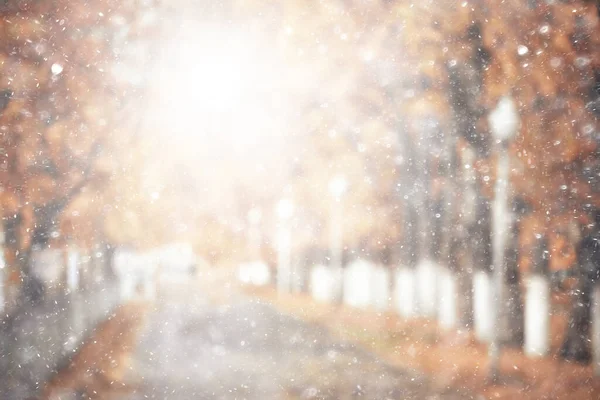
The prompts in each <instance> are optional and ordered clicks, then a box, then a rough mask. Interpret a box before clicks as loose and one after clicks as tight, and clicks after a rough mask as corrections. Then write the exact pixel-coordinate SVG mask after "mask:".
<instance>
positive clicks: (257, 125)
mask: <svg viewBox="0 0 600 400" xmlns="http://www.w3.org/2000/svg"><path fill="white" fill-rule="evenodd" d="M227 28H228V27H227V26H223V24H221V25H219V26H206V25H199V24H183V25H182V26H181V27H180V28H179V31H178V33H177V34H176V35H173V36H172V37H170V38H169V39H168V41H167V43H166V44H165V46H164V52H163V53H162V54H161V55H160V57H159V61H158V64H157V65H156V67H155V68H156V72H155V76H156V80H155V82H153V83H152V85H153V86H154V90H153V91H154V92H155V95H154V96H153V100H152V102H153V104H152V105H151V107H150V109H151V110H152V111H151V113H152V114H153V115H152V116H151V117H152V118H156V119H158V121H157V122H158V126H159V127H161V129H166V130H167V131H168V132H169V133H171V134H176V135H184V136H185V137H187V138H192V139H194V138H206V137H213V136H215V135H220V136H225V137H228V138H230V139H231V141H235V142H238V143H239V141H240V140H241V141H248V140H252V141H254V139H256V135H264V134H266V133H268V131H269V129H270V125H271V124H272V121H273V120H274V118H273V115H269V114H268V113H265V111H264V110H265V109H268V108H270V107H271V106H272V104H273V100H274V98H275V97H276V95H277V93H276V88H277V77H278V73H277V68H276V63H275V60H274V57H273V56H272V55H270V54H267V53H266V52H265V51H264V49H263V48H262V47H261V42H260V40H259V38H257V37H254V36H253V35H251V34H249V33H247V32H242V31H237V30H235V29H234V28H231V29H227ZM264 47H266V46H264ZM157 107H158V108H157ZM169 136H171V135H169Z"/></svg>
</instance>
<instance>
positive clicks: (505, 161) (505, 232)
mask: <svg viewBox="0 0 600 400" xmlns="http://www.w3.org/2000/svg"><path fill="white" fill-rule="evenodd" d="M488 122H489V126H490V129H491V131H492V134H493V138H494V147H495V152H496V156H497V164H496V182H495V186H494V201H493V205H492V208H493V211H492V232H493V236H492V252H493V258H492V265H493V268H494V269H493V284H492V299H493V300H495V301H494V302H495V306H494V307H493V309H492V314H493V318H492V321H493V323H494V325H495V326H494V329H492V340H491V342H490V346H489V357H490V377H489V378H490V380H491V381H493V382H495V381H497V380H498V378H499V372H500V371H499V370H500V351H501V349H500V346H501V338H500V330H501V329H502V325H501V323H500V319H501V318H502V307H503V287H504V281H505V260H504V254H505V250H506V245H507V243H508V242H509V241H508V238H509V234H510V231H511V226H512V218H513V217H512V214H511V210H510V209H509V204H510V199H509V197H510V196H509V179H510V159H509V152H508V150H509V145H510V140H511V139H512V138H513V137H514V136H515V134H516V133H517V131H518V129H519V113H518V110H517V107H516V105H515V102H514V100H513V99H512V98H511V97H509V96H506V97H503V98H501V99H500V101H499V102H498V105H497V106H496V108H495V109H494V110H493V111H492V112H491V113H490V114H489V116H488Z"/></svg>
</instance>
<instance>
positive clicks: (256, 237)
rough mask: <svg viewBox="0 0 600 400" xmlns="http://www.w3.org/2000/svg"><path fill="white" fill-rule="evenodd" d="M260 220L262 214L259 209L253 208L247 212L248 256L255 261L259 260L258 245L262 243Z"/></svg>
mask: <svg viewBox="0 0 600 400" xmlns="http://www.w3.org/2000/svg"><path fill="white" fill-rule="evenodd" d="M261 219H262V213H261V211H260V209H259V208H253V209H251V210H250V211H249V212H248V245H249V250H250V256H251V257H252V258H256V259H257V260H258V259H260V245H261V241H262V239H261V233H260V221H261Z"/></svg>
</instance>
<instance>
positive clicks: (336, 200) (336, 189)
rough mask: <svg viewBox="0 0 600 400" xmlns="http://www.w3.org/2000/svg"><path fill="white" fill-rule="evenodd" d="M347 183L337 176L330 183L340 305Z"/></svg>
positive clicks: (333, 242) (332, 228)
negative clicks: (343, 200)
mask: <svg viewBox="0 0 600 400" xmlns="http://www.w3.org/2000/svg"><path fill="white" fill-rule="evenodd" d="M346 187H347V182H346V178H344V177H343V176H336V177H334V178H333V179H331V181H330V182H329V193H330V194H331V196H332V198H333V201H332V202H331V226H330V233H331V239H330V240H331V266H332V268H333V269H334V270H335V271H337V274H336V275H337V279H336V284H337V288H336V289H337V290H336V291H337V296H338V301H339V302H340V303H342V302H343V300H344V298H343V295H344V293H343V290H344V284H343V281H344V279H343V278H344V270H343V265H342V253H343V244H344V243H343V235H344V230H343V228H344V227H343V223H344V221H343V209H342V196H343V195H344V193H345V192H346Z"/></svg>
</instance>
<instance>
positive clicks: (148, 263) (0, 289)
mask: <svg viewBox="0 0 600 400" xmlns="http://www.w3.org/2000/svg"><path fill="white" fill-rule="evenodd" d="M172 253H173V249H171V248H165V249H161V251H160V252H147V253H138V252H124V251H117V253H116V254H115V256H114V259H113V260H111V262H112V263H113V268H114V270H113V271H114V272H115V273H116V275H117V278H118V280H119V292H120V298H121V300H130V299H133V298H136V297H138V298H139V297H141V298H145V299H153V298H154V297H155V291H156V289H155V286H156V279H155V275H156V271H157V269H158V266H159V265H166V264H167V262H166V261H165V259H169V260H171V263H172V262H173V260H175V261H174V262H177V261H178V260H179V261H180V259H182V254H183V252H181V251H178V252H176V253H177V254H176V255H173V254H172ZM180 253H181V254H180ZM102 257H103V255H102V254H99V253H93V252H92V253H91V254H88V252H86V251H84V250H81V249H77V248H68V249H66V250H64V249H43V250H38V251H34V253H33V255H32V272H33V274H34V275H35V276H36V277H37V278H38V279H40V280H41V281H42V282H43V284H44V286H45V288H46V290H47V292H48V293H49V294H50V295H52V294H56V293H58V292H59V291H61V290H66V291H67V293H75V292H77V291H79V290H80V287H81V285H82V282H83V281H85V282H86V283H98V282H100V281H101V280H102V279H103V277H102V274H103V273H104V272H106V271H103V268H102V267H100V266H99V265H98V264H99V263H103V262H105V260H103V259H102ZM188 259H190V257H189V256H187V254H186V260H185V262H190V261H188ZM6 279H7V268H6V265H5V261H4V257H3V254H0V312H5V309H6V306H7V302H9V301H14V300H16V299H11V298H13V297H15V295H16V294H15V293H16V292H14V293H10V292H9V290H10V289H11V287H10V286H9V285H7V282H6Z"/></svg>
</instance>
